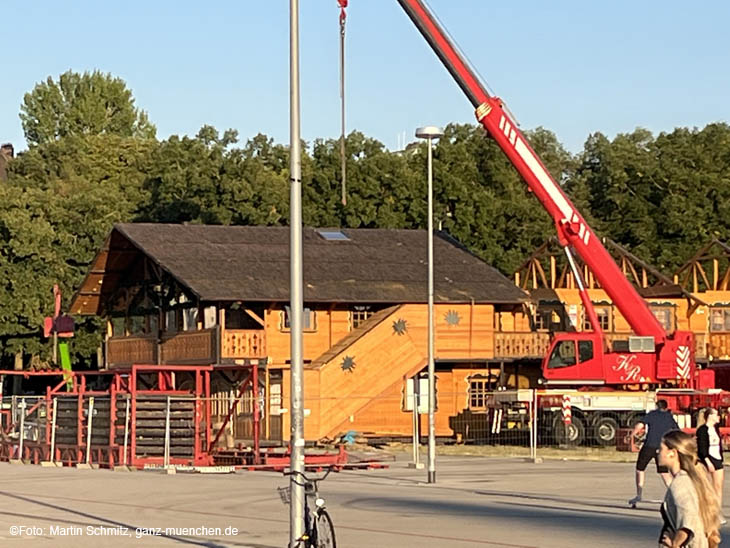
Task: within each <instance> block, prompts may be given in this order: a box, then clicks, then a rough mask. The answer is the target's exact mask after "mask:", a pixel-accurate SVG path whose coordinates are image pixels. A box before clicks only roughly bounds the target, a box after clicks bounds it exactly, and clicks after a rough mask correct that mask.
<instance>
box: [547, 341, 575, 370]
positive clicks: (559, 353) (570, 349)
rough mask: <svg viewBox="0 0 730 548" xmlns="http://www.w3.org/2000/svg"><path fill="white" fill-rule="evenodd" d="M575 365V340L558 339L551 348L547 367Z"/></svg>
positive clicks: (557, 367)
mask: <svg viewBox="0 0 730 548" xmlns="http://www.w3.org/2000/svg"><path fill="white" fill-rule="evenodd" d="M571 365H575V341H560V342H559V343H558V344H556V345H555V348H553V352H552V354H550V361H549V362H548V369H559V368H561V367H569V366H571Z"/></svg>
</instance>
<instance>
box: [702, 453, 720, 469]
mask: <svg viewBox="0 0 730 548" xmlns="http://www.w3.org/2000/svg"><path fill="white" fill-rule="evenodd" d="M707 458H708V459H710V462H711V463H712V467H713V468H714V469H715V470H722V459H716V458H715V457H711V456H710V455H707ZM702 464H704V465H705V468H706V467H707V463H706V462H705V461H704V460H703V461H702Z"/></svg>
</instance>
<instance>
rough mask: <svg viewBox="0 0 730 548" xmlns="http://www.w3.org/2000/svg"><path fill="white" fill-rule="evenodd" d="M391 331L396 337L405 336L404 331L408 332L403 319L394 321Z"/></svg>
mask: <svg viewBox="0 0 730 548" xmlns="http://www.w3.org/2000/svg"><path fill="white" fill-rule="evenodd" d="M393 331H395V332H396V334H398V335H405V333H406V331H408V324H407V323H406V321H405V320H404V319H403V318H401V319H399V320H396V321H394V322H393Z"/></svg>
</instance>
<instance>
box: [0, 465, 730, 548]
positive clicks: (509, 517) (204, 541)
mask: <svg viewBox="0 0 730 548" xmlns="http://www.w3.org/2000/svg"><path fill="white" fill-rule="evenodd" d="M650 470H651V469H650ZM0 478H2V480H0V546H3V547H4V546H9V547H12V546H33V547H36V546H39V547H44V546H58V547H63V546H68V547H77V546H78V547H87V546H88V547H97V546H98V547H106V546H108V547H126V546H136V547H139V546H175V545H179V546H184V545H197V546H210V547H241V546H247V547H253V548H274V547H277V548H279V547H283V546H286V544H287V542H288V526H289V525H288V523H289V522H288V508H287V507H285V506H284V505H282V503H281V501H280V500H279V497H278V495H277V492H276V487H277V486H283V485H286V483H287V482H286V480H285V479H284V478H282V477H281V476H280V475H278V474H274V473H267V472H241V473H237V474H229V475H215V476H213V475H200V474H177V475H166V474H163V473H160V472H134V473H123V472H110V471H105V470H75V469H68V468H64V469H48V468H39V467H35V466H22V465H10V464H6V463H0ZM424 478H425V472H424V471H420V470H419V471H414V470H411V469H408V468H407V467H406V463H405V461H402V462H401V461H399V462H396V463H393V464H392V465H391V467H390V468H389V469H387V470H371V471H349V472H348V471H346V472H341V473H340V474H337V475H335V474H333V475H331V476H330V478H328V479H327V481H326V482H325V484H323V494H325V496H326V499H327V506H328V508H329V509H330V512H331V514H332V517H333V519H334V522H335V527H336V531H337V536H338V545H339V546H340V547H342V548H349V547H353V548H355V547H363V548H364V547H368V548H371V547H374V546H378V547H379V546H388V547H389V546H394V547H397V548H416V547H419V548H420V547H461V546H464V547H467V546H489V547H506V548H523V547H533V546H534V547H538V546H539V547H568V546H591V548H599V547H617V546H631V547H642V546H647V547H655V546H656V538H657V534H658V529H659V522H660V518H659V513H658V506H659V505H658V503H644V504H643V505H642V506H641V507H640V508H639V509H637V510H630V509H628V508H627V506H626V500H627V499H628V498H629V497H630V496H631V495H632V494H633V466H632V465H631V464H617V463H599V462H565V461H546V462H544V463H542V464H533V463H529V462H523V461H520V460H517V459H511V460H510V459H494V458H482V457H441V458H440V460H439V461H438V483H437V484H436V485H428V484H424V483H423V479H424ZM662 496H663V490H662V488H661V482H660V480H659V478H658V477H657V476H656V475H655V474H653V473H651V474H648V476H647V488H646V497H647V498H652V499H659V498H661V497H662ZM726 508H727V505H726ZM13 526H17V527H20V526H25V527H26V529H23V530H22V534H17V530H14V529H12V527H13ZM203 527H205V528H216V527H219V528H220V529H221V534H215V533H213V534H208V532H206V531H204V530H202V529H200V528H203ZM27 528H30V529H27ZM138 528H147V529H151V530H153V532H157V531H156V529H157V528H161V531H160V532H162V534H163V535H164V536H140V538H137V529H138ZM165 528H197V530H193V531H187V532H186V531H182V530H171V531H168V533H167V534H166V535H165V532H164V530H165ZM226 528H236V529H238V534H236V535H231V534H228V535H227V534H226ZM14 532H15V533H16V534H15V535H13V533H14ZM63 532H67V533H71V535H62V533H63ZM144 532H145V531H140V533H144ZM229 532H230V531H229ZM114 533H116V534H117V535H118V534H120V533H126V534H128V535H129V536H111V535H112V534H114ZM724 535H725V536H726V537H729V538H730V529H726V530H725V531H724ZM727 545H728V546H730V542H728V543H727Z"/></svg>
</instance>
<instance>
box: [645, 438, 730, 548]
mask: <svg viewBox="0 0 730 548" xmlns="http://www.w3.org/2000/svg"><path fill="white" fill-rule="evenodd" d="M659 463H660V464H661V465H662V466H666V467H667V469H668V470H669V473H670V474H671V475H672V477H673V479H672V483H671V484H670V485H669V489H668V490H667V494H666V496H665V497H664V503H663V504H662V506H661V513H662V518H663V519H664V527H662V531H661V534H660V536H659V545H660V546H670V547H672V548H716V547H717V546H719V545H720V505H719V502H718V499H717V494H716V493H715V489H714V487H713V486H712V484H711V483H710V480H709V479H708V477H707V472H706V471H705V469H704V467H703V466H702V464H701V463H700V462H699V459H698V458H697V443H696V442H695V438H694V436H690V435H689V434H685V433H684V432H682V431H680V430H672V431H671V432H667V433H666V434H664V437H663V438H662V443H661V445H660V447H659Z"/></svg>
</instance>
